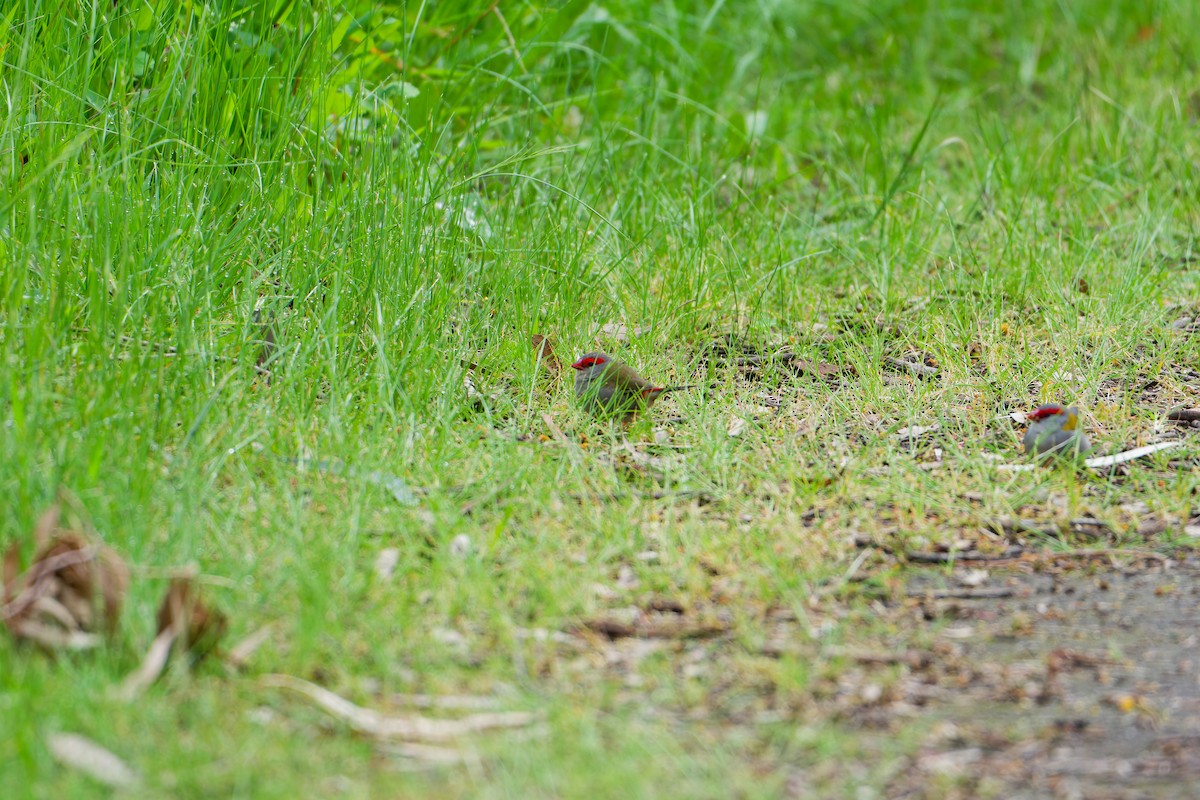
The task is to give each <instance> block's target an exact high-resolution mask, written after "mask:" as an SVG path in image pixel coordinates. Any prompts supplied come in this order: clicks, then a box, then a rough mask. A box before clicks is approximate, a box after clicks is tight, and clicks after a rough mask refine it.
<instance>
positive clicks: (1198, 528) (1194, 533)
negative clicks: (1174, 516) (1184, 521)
mask: <svg viewBox="0 0 1200 800" xmlns="http://www.w3.org/2000/svg"><path fill="white" fill-rule="evenodd" d="M1183 532H1184V533H1185V534H1187V535H1188V536H1191V537H1192V538H1198V537H1200V525H1184V526H1183Z"/></svg>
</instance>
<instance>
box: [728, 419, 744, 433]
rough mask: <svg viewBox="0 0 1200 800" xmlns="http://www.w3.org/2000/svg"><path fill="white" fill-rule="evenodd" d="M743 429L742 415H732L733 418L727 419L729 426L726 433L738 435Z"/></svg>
mask: <svg viewBox="0 0 1200 800" xmlns="http://www.w3.org/2000/svg"><path fill="white" fill-rule="evenodd" d="M745 429H746V420H745V418H743V417H734V418H733V419H731V420H729V427H728V428H727V429H726V432H727V433H728V434H729V435H730V436H738V435H740V434H741V432H742V431H744V430H745Z"/></svg>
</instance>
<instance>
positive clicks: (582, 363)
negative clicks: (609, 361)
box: [571, 356, 601, 369]
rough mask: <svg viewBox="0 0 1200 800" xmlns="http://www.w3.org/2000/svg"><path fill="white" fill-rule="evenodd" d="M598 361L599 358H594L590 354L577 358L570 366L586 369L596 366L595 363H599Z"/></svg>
mask: <svg viewBox="0 0 1200 800" xmlns="http://www.w3.org/2000/svg"><path fill="white" fill-rule="evenodd" d="M600 361H601V359H599V358H596V357H595V356H590V357H588V358H581V359H579V360H578V361H576V362H575V363H574V364H572V365H571V366H572V367H574V368H575V369H587V368H588V367H594V366H596V364H598V363H600Z"/></svg>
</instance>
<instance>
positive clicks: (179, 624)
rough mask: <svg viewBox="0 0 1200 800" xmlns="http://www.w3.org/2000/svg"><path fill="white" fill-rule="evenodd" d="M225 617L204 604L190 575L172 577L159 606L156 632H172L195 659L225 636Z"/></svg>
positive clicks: (202, 656)
mask: <svg viewBox="0 0 1200 800" xmlns="http://www.w3.org/2000/svg"><path fill="white" fill-rule="evenodd" d="M226 627H228V620H226V618H225V615H224V614H222V613H221V612H220V611H219V610H217V609H215V608H212V607H211V606H208V605H205V604H204V602H203V601H201V599H200V592H199V589H198V588H197V587H196V583H195V581H193V580H192V579H191V578H172V579H171V585H170V586H168V587H167V594H166V596H165V597H164V598H163V601H162V605H160V606H159V607H158V628H157V632H158V633H159V634H162V633H164V632H166V631H173V632H174V634H175V636H176V637H177V638H179V639H180V640H181V641H182V642H183V644H184V646H185V647H186V648H187V649H188V651H190V652H191V654H192V655H193V657H195V659H196V660H197V661H199V660H200V659H202V658H204V656H206V655H208V653H209V651H210V650H212V649H213V647H215V646H216V644H217V642H218V641H219V640H220V638H221V637H222V636H224V635H225V629H226Z"/></svg>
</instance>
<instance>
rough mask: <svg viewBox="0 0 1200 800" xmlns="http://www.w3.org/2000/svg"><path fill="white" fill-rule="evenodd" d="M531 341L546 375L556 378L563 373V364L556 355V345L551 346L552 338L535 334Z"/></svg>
mask: <svg viewBox="0 0 1200 800" xmlns="http://www.w3.org/2000/svg"><path fill="white" fill-rule="evenodd" d="M529 341H530V344H532V345H533V349H534V352H536V353H537V354H538V359H539V363H540V364H541V365H542V369H544V370H546V374H548V375H550V376H551V377H554V376H555V375H557V374H558V373H560V372H562V362H561V361H559V360H558V356H557V355H555V354H554V345H553V344H551V342H550V337H548V336H543V335H542V334H540V333H535V334H534V335H533V336H532V337H530V340H529Z"/></svg>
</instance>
